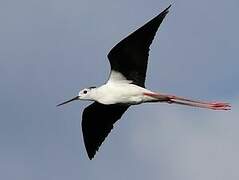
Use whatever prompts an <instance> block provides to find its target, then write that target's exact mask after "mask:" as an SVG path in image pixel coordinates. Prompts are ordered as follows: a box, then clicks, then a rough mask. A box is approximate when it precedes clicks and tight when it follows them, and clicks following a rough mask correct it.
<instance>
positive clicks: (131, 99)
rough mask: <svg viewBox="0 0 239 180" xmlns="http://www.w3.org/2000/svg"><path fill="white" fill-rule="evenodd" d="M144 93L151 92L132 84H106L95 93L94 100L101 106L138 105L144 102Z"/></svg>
mask: <svg viewBox="0 0 239 180" xmlns="http://www.w3.org/2000/svg"><path fill="white" fill-rule="evenodd" d="M144 92H151V91H149V90H147V89H145V88H142V87H139V86H136V85H134V84H126V83H107V84H105V85H103V86H101V87H99V88H97V91H96V93H95V98H94V99H95V100H96V101H98V102H99V103H102V104H121V103H122V104H130V105H134V104H140V103H142V102H144V101H145V100H146V99H145V96H144V94H143V93H144Z"/></svg>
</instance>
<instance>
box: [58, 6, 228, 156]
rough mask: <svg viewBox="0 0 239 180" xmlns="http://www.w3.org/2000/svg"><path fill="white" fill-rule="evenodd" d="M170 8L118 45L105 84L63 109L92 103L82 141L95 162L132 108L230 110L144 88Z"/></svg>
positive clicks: (221, 104)
mask: <svg viewBox="0 0 239 180" xmlns="http://www.w3.org/2000/svg"><path fill="white" fill-rule="evenodd" d="M170 7H171V5H169V6H168V7H167V8H166V9H165V10H163V11H162V12H161V13H160V14H158V15H157V16H156V17H154V18H152V19H151V20H149V21H148V22H147V23H146V24H144V25H143V26H141V27H140V28H138V29H137V30H136V31H134V32H133V33H131V34H130V35H128V36H127V37H126V38H124V39H123V40H121V41H120V42H119V43H118V44H116V45H115V46H114V47H113V48H112V49H111V50H110V52H109V53H108V59H109V63H110V67H111V71H110V75H109V78H108V80H107V81H106V83H105V84H103V85H101V86H99V87H89V88H84V89H83V90H81V91H80V92H79V94H78V95H77V96H76V97H74V98H72V99H70V100H68V101H65V102H63V103H60V104H58V105H57V106H61V105H64V104H67V103H69V102H72V101H75V100H88V101H93V103H92V104H90V105H89V106H88V107H86V108H85V109H84V110H83V113H82V123H81V125H82V132H83V140H84V144H85V148H86V152H87V154H88V157H89V159H90V160H91V159H93V158H94V156H95V154H96V152H97V151H98V150H99V147H100V146H101V144H102V143H103V141H104V140H105V138H106V137H107V136H108V134H109V133H110V131H111V130H112V129H113V126H114V124H115V122H116V121H117V120H119V119H120V118H121V117H122V115H123V114H124V113H125V111H126V110H127V109H128V108H129V107H130V106H133V105H138V104H142V103H149V102H151V103H152V102H165V103H169V104H180V105H186V106H192V107H199V108H207V109H212V110H230V107H231V106H230V104H229V103H224V102H204V101H197V100H192V99H187V98H183V97H180V96H175V95H170V94H164V93H159V92H155V91H152V90H149V89H147V88H146V87H145V78H146V70H147V64H148V57H149V51H150V45H151V43H152V41H153V39H154V37H155V35H156V32H157V31H158V28H159V26H160V25H161V23H162V22H163V20H164V18H165V17H166V15H167V14H168V12H169V9H170Z"/></svg>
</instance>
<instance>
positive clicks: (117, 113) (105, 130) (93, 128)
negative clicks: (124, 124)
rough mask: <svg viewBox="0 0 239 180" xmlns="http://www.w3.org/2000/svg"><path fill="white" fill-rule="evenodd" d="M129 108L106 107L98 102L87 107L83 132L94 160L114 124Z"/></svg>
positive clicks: (83, 117) (122, 106) (90, 155)
mask: <svg viewBox="0 0 239 180" xmlns="http://www.w3.org/2000/svg"><path fill="white" fill-rule="evenodd" d="M128 107H129V106H124V105H118V104H113V105H104V104H100V103H98V102H94V103H93V104H91V105H89V106H88V107H86V108H85V109H84V111H83V115H82V131H83V137H84V142H85V147H86V151H87V154H88V156H89V158H90V159H92V158H93V157H94V155H95V153H96V151H98V149H99V147H100V145H101V144H102V142H103V141H104V140H105V138H106V137H107V135H108V134H109V132H110V131H111V129H112V128H113V124H114V123H115V122H116V121H117V120H118V119H120V118H121V116H122V115H123V113H124V112H125V111H126V110H127V109H128Z"/></svg>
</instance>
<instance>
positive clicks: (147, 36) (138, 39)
mask: <svg viewBox="0 0 239 180" xmlns="http://www.w3.org/2000/svg"><path fill="white" fill-rule="evenodd" d="M170 7H171V5H170V6H169V7H168V8H166V9H165V10H164V11H163V12H161V13H160V14H159V15H158V16H156V17H155V18H153V19H152V20H150V21H149V22H148V23H146V24H145V25H144V26H142V27H141V28H139V29H138V30H136V31H135V32H133V33H132V34H130V35H129V36H128V37H126V38H125V39H123V40H122V41H120V42H119V43H118V44H117V45H116V46H114V47H113V48H112V49H111V51H110V52H109V54H108V58H109V61H110V65H111V70H114V71H117V72H120V73H121V74H122V75H123V76H124V77H125V78H126V79H127V80H132V81H133V82H132V83H133V84H136V85H139V86H142V87H144V82H145V76H146V70H147V63H148V55H149V47H150V44H151V43H152V41H153V39H154V36H155V34H156V32H157V30H158V28H159V26H160V24H161V23H162V21H163V19H164V18H165V16H166V15H167V13H168V10H169V8H170Z"/></svg>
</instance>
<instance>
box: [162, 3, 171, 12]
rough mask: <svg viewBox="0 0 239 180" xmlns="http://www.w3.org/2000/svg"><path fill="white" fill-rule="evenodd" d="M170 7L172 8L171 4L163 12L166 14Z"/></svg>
mask: <svg viewBox="0 0 239 180" xmlns="http://www.w3.org/2000/svg"><path fill="white" fill-rule="evenodd" d="M171 6H172V4H170V5H169V6H168V7H167V8H166V9H165V10H164V11H163V12H165V13H168V12H169V9H170V8H171Z"/></svg>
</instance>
